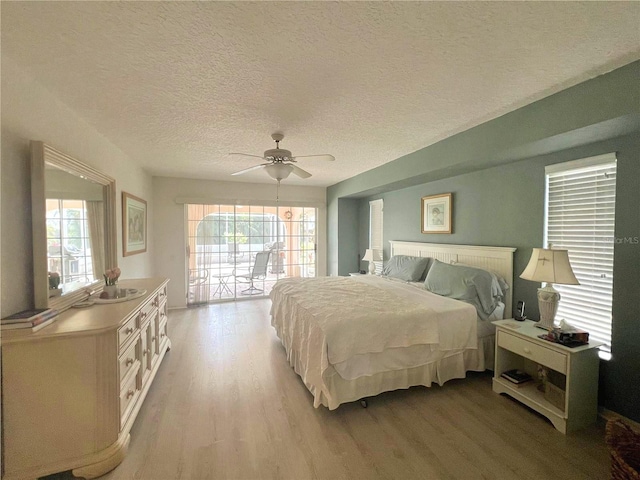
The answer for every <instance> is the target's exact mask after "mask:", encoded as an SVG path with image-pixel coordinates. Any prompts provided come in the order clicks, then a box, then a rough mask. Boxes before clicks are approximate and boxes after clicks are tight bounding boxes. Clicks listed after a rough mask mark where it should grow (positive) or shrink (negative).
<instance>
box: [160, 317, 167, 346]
mask: <svg viewBox="0 0 640 480" xmlns="http://www.w3.org/2000/svg"><path fill="white" fill-rule="evenodd" d="M160 318H161V320H160V326H159V328H158V345H159V346H160V348H159V349H160V350H162V346H163V345H164V343H165V342H166V341H167V340H169V337H168V336H167V317H166V316H165V317H164V320H162V317H160Z"/></svg>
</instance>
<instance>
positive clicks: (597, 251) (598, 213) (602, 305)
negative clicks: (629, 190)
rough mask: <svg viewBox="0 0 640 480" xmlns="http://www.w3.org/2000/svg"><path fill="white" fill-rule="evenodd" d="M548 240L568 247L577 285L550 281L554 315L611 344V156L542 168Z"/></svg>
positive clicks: (613, 163) (613, 191)
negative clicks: (556, 302)
mask: <svg viewBox="0 0 640 480" xmlns="http://www.w3.org/2000/svg"><path fill="white" fill-rule="evenodd" d="M545 174H546V175H545V177H546V193H547V199H546V212H545V213H546V215H545V223H546V229H545V230H546V232H545V237H546V241H547V243H548V244H550V245H552V246H553V247H554V248H563V249H567V250H568V251H569V261H570V262H571V266H572V268H573V271H574V273H575V275H576V278H577V279H578V281H579V282H580V285H555V284H554V287H555V288H556V289H557V290H558V291H559V292H560V295H561V300H560V304H559V307H558V313H557V315H556V319H565V320H566V321H567V322H569V323H570V324H572V325H575V326H576V327H578V328H581V329H584V330H586V331H588V332H589V338H591V339H593V340H596V341H601V342H604V343H605V344H606V349H607V350H609V351H610V349H611V325H612V315H611V305H612V297H613V247H614V245H615V238H614V227H615V200H616V157H615V154H608V155H600V156H598V157H591V158H587V159H582V160H576V161H573V162H566V163H563V164H559V165H551V166H549V167H547V168H546V169H545Z"/></svg>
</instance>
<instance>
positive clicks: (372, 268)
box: [369, 262, 376, 275]
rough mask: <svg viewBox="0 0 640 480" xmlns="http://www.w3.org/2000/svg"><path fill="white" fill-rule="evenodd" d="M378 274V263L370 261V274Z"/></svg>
mask: <svg viewBox="0 0 640 480" xmlns="http://www.w3.org/2000/svg"><path fill="white" fill-rule="evenodd" d="M375 274H376V264H375V263H373V262H369V275H375Z"/></svg>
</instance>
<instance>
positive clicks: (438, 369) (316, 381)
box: [274, 325, 495, 410]
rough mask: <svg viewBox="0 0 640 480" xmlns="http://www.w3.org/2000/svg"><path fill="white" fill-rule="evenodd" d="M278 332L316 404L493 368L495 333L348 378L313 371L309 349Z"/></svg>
mask: <svg viewBox="0 0 640 480" xmlns="http://www.w3.org/2000/svg"><path fill="white" fill-rule="evenodd" d="M274 327H275V325H274ZM277 330H278V328H277V327H276V331H277ZM277 333H278V337H280V339H281V341H282V343H283V345H284V347H285V351H286V353H287V359H288V361H289V364H290V365H291V366H292V367H293V369H294V371H295V372H296V373H297V374H298V375H299V376H300V378H302V381H303V382H304V384H305V386H306V387H307V389H308V390H309V391H310V392H311V394H312V395H313V398H314V400H313V406H314V407H316V408H318V407H319V406H320V405H324V406H325V407H327V408H328V409H329V410H335V409H336V408H338V407H339V406H340V405H341V404H343V403H348V402H353V401H357V400H360V399H363V398H366V397H373V396H375V395H378V394H380V393H382V392H388V391H393V390H400V389H407V388H410V387H413V386H417V385H422V386H425V387H430V386H431V385H432V384H433V383H437V384H438V385H440V386H442V385H443V384H444V383H445V382H447V381H449V380H452V379H455V378H465V376H466V372H468V371H474V372H482V371H484V370H493V361H494V352H495V335H488V336H486V337H483V338H479V339H478V348H476V349H465V350H458V351H443V352H440V353H441V356H440V358H439V359H438V360H436V361H432V362H431V363H428V364H426V365H422V366H419V367H413V368H409V369H405V370H393V371H387V372H381V373H377V374H375V375H371V376H363V377H359V378H356V379H353V380H345V379H344V378H342V377H341V376H340V375H339V374H338V372H337V371H336V370H335V369H334V368H333V367H332V366H331V365H329V366H328V367H327V368H326V369H325V370H324V371H323V372H322V373H321V374H320V372H317V371H316V372H313V370H315V369H313V368H311V369H310V368H309V362H308V359H309V357H308V354H309V352H308V351H305V352H297V351H296V350H295V349H291V348H290V346H288V345H287V342H286V341H285V338H286V337H284V338H283V336H282V335H281V332H277ZM305 358H306V359H307V360H306V361H305V360H304V359H305ZM314 373H315V374H314ZM319 377H321V379H320V378H319Z"/></svg>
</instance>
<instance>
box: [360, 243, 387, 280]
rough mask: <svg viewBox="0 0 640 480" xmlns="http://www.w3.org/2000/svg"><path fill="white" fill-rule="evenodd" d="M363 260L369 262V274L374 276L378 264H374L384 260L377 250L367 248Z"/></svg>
mask: <svg viewBox="0 0 640 480" xmlns="http://www.w3.org/2000/svg"><path fill="white" fill-rule="evenodd" d="M362 260H364V261H365V262H369V274H371V275H373V274H375V273H376V264H375V263H373V262H379V261H380V260H382V259H381V258H380V254H379V253H378V251H377V250H374V249H372V248H367V249H366V250H365V251H364V257H362Z"/></svg>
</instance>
